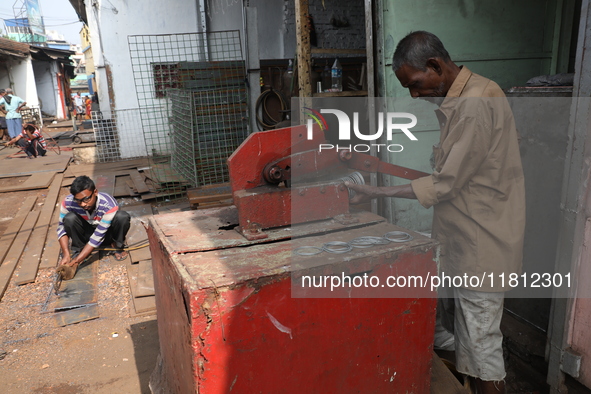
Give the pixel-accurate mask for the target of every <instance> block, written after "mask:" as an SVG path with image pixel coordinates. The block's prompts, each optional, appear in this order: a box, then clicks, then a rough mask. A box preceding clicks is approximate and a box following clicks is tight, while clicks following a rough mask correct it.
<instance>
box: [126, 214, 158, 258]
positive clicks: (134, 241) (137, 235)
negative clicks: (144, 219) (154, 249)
mask: <svg viewBox="0 0 591 394" xmlns="http://www.w3.org/2000/svg"><path fill="white" fill-rule="evenodd" d="M126 241H127V244H128V245H129V247H130V248H132V249H133V248H134V247H136V245H140V246H141V245H144V244H145V243H146V241H148V234H146V229H144V226H143V225H142V224H141V223H140V222H139V220H137V219H135V218H134V219H132V220H131V229H130V230H129V233H127V238H126ZM129 254H130V257H131V262H132V263H137V262H139V261H142V260H150V259H151V258H152V253H150V247H149V246H145V247H141V248H138V249H133V250H130V251H129Z"/></svg>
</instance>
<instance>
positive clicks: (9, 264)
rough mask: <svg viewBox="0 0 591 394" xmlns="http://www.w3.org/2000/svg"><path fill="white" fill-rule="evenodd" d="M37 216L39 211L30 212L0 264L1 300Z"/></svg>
mask: <svg viewBox="0 0 591 394" xmlns="http://www.w3.org/2000/svg"><path fill="white" fill-rule="evenodd" d="M37 218H39V211H33V212H29V214H28V215H27V218H26V219H25V222H24V223H23V225H22V227H21V229H20V231H19V232H18V235H17V236H16V238H15V239H14V243H13V244H12V247H11V248H10V250H9V251H8V254H7V255H6V258H5V259H4V262H3V263H2V265H1V266H0V300H1V299H2V297H3V296H4V292H5V291H6V288H7V287H8V282H10V277H11V276H12V273H13V272H14V269H15V268H16V265H17V263H18V260H19V259H20V257H21V254H22V253H23V249H24V248H25V245H26V244H27V241H28V240H29V237H30V236H31V232H32V231H33V228H34V227H35V223H37Z"/></svg>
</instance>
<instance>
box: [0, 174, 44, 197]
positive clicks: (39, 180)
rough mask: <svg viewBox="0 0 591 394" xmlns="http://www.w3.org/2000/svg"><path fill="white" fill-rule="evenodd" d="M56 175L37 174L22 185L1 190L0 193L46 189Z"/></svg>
mask: <svg viewBox="0 0 591 394" xmlns="http://www.w3.org/2000/svg"><path fill="white" fill-rule="evenodd" d="M54 175H55V172H50V173H48V172H37V173H35V174H32V175H31V176H29V178H28V179H27V180H26V181H24V182H23V183H22V184H20V185H14V186H7V187H3V188H0V193H6V192H18V191H23V190H35V189H45V188H47V187H48V186H49V185H50V184H51V181H52V180H53V177H54Z"/></svg>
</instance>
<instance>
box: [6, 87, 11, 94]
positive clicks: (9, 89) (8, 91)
mask: <svg viewBox="0 0 591 394" xmlns="http://www.w3.org/2000/svg"><path fill="white" fill-rule="evenodd" d="M4 92H5V93H6V94H8V93H12V89H11V88H6V89H4Z"/></svg>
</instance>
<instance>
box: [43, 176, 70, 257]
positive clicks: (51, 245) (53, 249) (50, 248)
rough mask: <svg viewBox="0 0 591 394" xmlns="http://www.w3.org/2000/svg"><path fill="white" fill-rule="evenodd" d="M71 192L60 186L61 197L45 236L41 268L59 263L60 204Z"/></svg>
mask: <svg viewBox="0 0 591 394" xmlns="http://www.w3.org/2000/svg"><path fill="white" fill-rule="evenodd" d="M68 194H69V191H68V190H66V189H64V188H63V187H62V188H60V193H59V198H58V201H57V203H56V204H55V208H54V210H53V215H52V216H51V224H50V226H49V231H47V237H46V238H45V249H44V250H43V256H42V257H41V263H40V264H39V268H55V267H56V266H57V263H58V259H59V253H60V245H59V242H58V239H57V225H58V221H59V216H60V205H61V201H62V199H63V198H65V197H66V195H68Z"/></svg>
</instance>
